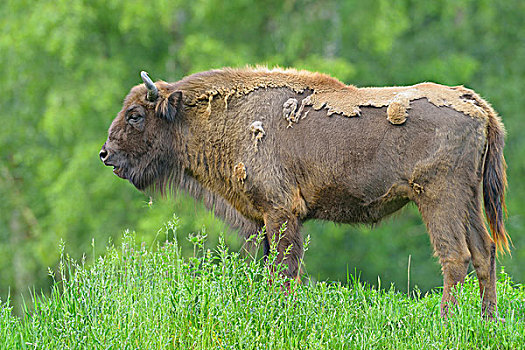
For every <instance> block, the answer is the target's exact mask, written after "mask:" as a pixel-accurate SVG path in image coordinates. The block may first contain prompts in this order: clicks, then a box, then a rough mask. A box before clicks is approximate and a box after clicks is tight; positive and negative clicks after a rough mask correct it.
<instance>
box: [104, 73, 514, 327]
mask: <svg viewBox="0 0 525 350" xmlns="http://www.w3.org/2000/svg"><path fill="white" fill-rule="evenodd" d="M156 86H157V88H158V90H159V94H158V98H157V100H155V101H153V102H150V101H148V100H147V99H146V94H147V91H146V87H145V86H144V85H143V84H141V85H138V86H136V87H134V88H133V89H132V90H131V92H130V93H129V94H128V96H127V97H126V99H125V101H124V106H123V108H122V110H121V112H120V113H119V114H118V116H117V117H116V118H115V120H114V121H113V123H112V124H111V127H110V129H109V137H108V140H107V141H106V143H105V144H104V146H103V148H102V150H101V153H100V156H101V159H102V160H103V161H104V163H105V164H106V165H110V166H113V167H114V172H115V173H116V174H117V175H118V176H120V177H122V178H126V179H128V180H129V181H130V182H131V183H132V184H134V185H135V186H136V187H137V188H139V189H140V190H143V189H146V188H148V187H153V188H154V189H156V190H158V191H160V192H161V193H164V192H165V191H166V189H172V190H176V189H179V188H180V189H183V190H185V191H187V192H189V193H190V194H192V195H193V196H194V197H196V198H202V199H203V200H204V202H205V204H206V205H207V206H208V207H209V208H213V209H214V210H215V212H216V214H217V215H218V216H220V217H222V218H224V219H225V220H226V221H227V222H229V223H230V224H231V225H232V226H233V227H235V228H238V229H240V231H241V234H243V235H246V236H248V235H251V234H253V233H255V232H257V231H258V230H260V229H261V228H262V226H263V225H266V229H267V234H268V237H267V240H266V241H265V247H268V245H269V239H271V237H274V236H275V234H276V233H277V232H278V231H279V228H280V227H281V225H282V224H283V223H284V222H286V223H287V229H286V232H285V235H284V237H281V239H280V240H279V242H278V251H279V254H280V255H279V259H281V260H282V259H283V254H284V252H285V251H286V250H287V249H288V250H289V252H290V255H289V256H288V257H287V259H286V261H285V262H286V264H287V266H288V270H287V272H286V273H287V275H288V276H290V277H296V276H297V275H298V274H299V261H300V258H301V256H302V254H303V249H302V238H301V235H300V232H299V231H300V227H301V223H302V222H303V221H305V220H308V219H324V220H331V221H336V222H344V223H374V222H377V221H379V220H381V219H382V218H383V217H385V216H387V215H389V214H391V213H393V212H395V211H397V210H398V209H400V208H401V207H403V206H404V205H405V204H407V203H408V202H409V201H413V202H415V203H416V205H417V206H418V208H419V210H420V212H421V215H422V217H423V220H424V222H425V223H426V225H427V228H428V231H429V234H430V239H431V242H432V244H433V246H434V250H435V254H436V255H437V256H438V257H439V260H440V262H441V264H442V266H443V276H444V289H443V299H442V314H443V315H446V313H447V309H448V307H449V304H450V303H453V302H454V301H455V299H454V297H453V296H452V294H451V291H452V289H453V287H454V286H455V285H456V284H458V283H461V282H462V281H463V279H464V278H465V275H466V273H467V266H468V264H469V262H470V261H472V263H473V265H474V268H475V269H476V273H477V275H478V279H479V282H480V293H481V295H482V298H483V303H482V306H483V307H482V310H483V313H484V314H485V315H487V316H488V317H494V316H495V315H496V314H497V306H496V285H495V262H494V255H495V252H496V247H497V248H498V250H500V251H501V250H508V239H507V234H506V232H505V228H504V225H503V216H504V210H505V204H504V190H505V186H506V178H505V161H504V158H503V145H504V140H503V137H504V130H503V125H502V124H501V121H500V119H499V117H498V116H497V114H496V113H495V112H494V110H493V109H492V108H491V107H490V105H489V104H488V103H487V102H485V101H484V100H483V99H481V98H480V97H479V96H478V95H476V94H475V93H474V92H473V91H471V90H468V89H466V88H464V87H461V86H460V87H446V86H442V85H437V84H433V83H423V84H418V85H414V86H409V87H392V88H364V89H358V88H356V87H353V86H346V85H344V84H342V83H341V82H339V81H338V80H336V79H334V78H331V77H329V76H326V75H323V74H319V73H310V72H305V71H295V70H281V69H277V70H267V69H264V68H258V69H223V70H215V71H209V72H203V73H198V74H194V75H191V76H189V77H186V78H184V79H182V80H181V81H178V82H175V83H165V82H162V81H159V82H157V83H156ZM334 114H335V115H337V116H332V117H331V118H328V117H327V115H328V116H330V115H334ZM307 115H308V117H306V116H307ZM342 116H346V117H354V118H351V119H348V118H343V117H342ZM263 125H264V129H263ZM291 126H293V127H291ZM482 188H483V191H482ZM482 192H483V196H484V200H485V211H486V213H487V218H488V220H489V223H490V226H491V230H492V238H491V237H490V235H489V233H488V231H487V229H486V228H485V225H484V218H483V213H482V202H481V197H482Z"/></svg>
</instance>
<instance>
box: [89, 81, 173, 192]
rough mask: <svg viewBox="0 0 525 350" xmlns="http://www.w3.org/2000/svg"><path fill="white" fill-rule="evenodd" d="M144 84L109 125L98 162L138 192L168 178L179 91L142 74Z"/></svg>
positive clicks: (136, 90)
mask: <svg viewBox="0 0 525 350" xmlns="http://www.w3.org/2000/svg"><path fill="white" fill-rule="evenodd" d="M141 77H142V80H143V81H144V84H140V85H137V86H135V87H133V88H132V89H131V91H130V93H129V94H128V96H127V97H126V99H125V100H124V105H123V107H122V110H121V111H120V112H119V113H118V115H117V117H116V118H115V119H114V120H113V123H111V126H110V128H109V131H108V138H107V140H106V142H105V143H104V145H103V146H102V149H101V150H100V154H99V155H100V159H101V160H102V162H103V163H104V164H105V165H107V166H112V167H113V172H114V173H115V174H116V175H117V176H119V177H121V178H123V179H127V180H129V181H130V182H131V183H132V184H133V185H134V186H135V187H137V188H138V189H139V190H144V189H146V188H147V187H149V186H151V185H158V186H161V187H162V186H163V185H165V184H166V181H167V180H168V179H169V178H170V177H171V176H172V171H173V169H174V166H175V162H176V161H177V159H176V157H175V154H174V146H175V145H174V142H175V141H174V140H175V139H176V136H175V133H176V127H175V124H176V119H177V113H178V111H179V110H180V109H181V96H182V93H181V92H180V91H176V90H175V89H174V88H173V86H172V85H170V84H167V83H165V82H162V81H158V82H157V83H153V82H152V81H151V79H150V78H149V77H148V74H147V73H146V72H142V73H141Z"/></svg>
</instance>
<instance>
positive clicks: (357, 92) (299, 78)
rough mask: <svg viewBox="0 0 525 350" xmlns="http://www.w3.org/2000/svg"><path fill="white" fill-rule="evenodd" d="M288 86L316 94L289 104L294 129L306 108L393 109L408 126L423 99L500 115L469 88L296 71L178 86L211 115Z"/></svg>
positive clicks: (212, 74)
mask: <svg viewBox="0 0 525 350" xmlns="http://www.w3.org/2000/svg"><path fill="white" fill-rule="evenodd" d="M283 87H286V88H288V89H290V90H292V91H294V92H295V93H299V94H300V93H305V92H311V94H310V95H308V96H307V97H306V98H305V99H303V101H302V102H301V105H300V107H299V108H298V105H299V103H298V101H297V99H289V100H288V101H286V103H285V104H284V105H283V116H284V117H285V118H286V119H287V120H288V122H289V125H288V126H289V127H291V126H292V124H293V123H297V122H298V121H299V119H300V115H301V113H302V108H304V107H306V106H310V107H312V108H313V109H314V110H321V109H325V110H326V112H327V115H328V116H330V115H332V114H339V115H342V116H345V117H354V116H359V115H360V113H361V109H360V108H361V107H366V106H368V107H387V110H388V112H387V118H388V120H389V121H390V122H391V123H393V124H403V123H404V122H405V121H406V118H407V115H408V113H407V111H408V109H409V108H410V102H411V101H413V100H417V99H421V98H426V99H427V100H428V101H429V102H430V103H432V104H434V105H435V106H437V107H442V106H446V107H450V108H453V109H455V110H456V111H459V112H462V113H464V114H466V115H469V116H471V117H473V118H481V119H485V120H487V119H488V118H489V115H490V114H491V113H494V114H495V112H494V111H493V110H492V108H491V107H490V105H489V104H488V103H487V102H486V101H484V100H483V99H482V98H481V97H479V96H478V95H477V94H476V93H475V92H474V91H472V90H469V89H467V88H465V87H463V86H455V87H449V86H444V85H439V84H435V83H421V84H417V85H413V86H404V87H370V88H356V87H355V86H352V85H345V84H343V83H341V82H340V81H339V80H337V79H335V78H332V77H330V76H328V75H325V74H321V73H312V72H308V71H297V70H294V69H280V68H277V69H272V70H270V69H267V68H261V67H259V68H255V69H252V68H245V69H231V68H225V69H222V70H213V71H208V72H202V73H197V74H194V75H191V76H188V77H186V78H184V79H182V80H181V81H179V82H178V83H176V86H175V88H176V89H181V90H183V91H184V93H183V98H184V99H185V100H184V103H185V104H187V105H197V104H200V103H201V102H204V103H206V104H207V112H208V116H209V115H210V114H211V102H212V100H213V98H214V96H217V95H220V96H223V98H224V101H225V104H227V100H228V98H229V97H232V96H236V97H242V96H243V95H246V94H249V93H251V92H253V91H255V90H257V89H267V88H283ZM301 107H302V108H301ZM305 115H306V113H305ZM303 118H304V116H303Z"/></svg>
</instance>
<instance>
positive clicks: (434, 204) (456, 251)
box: [416, 191, 471, 317]
mask: <svg viewBox="0 0 525 350" xmlns="http://www.w3.org/2000/svg"><path fill="white" fill-rule="evenodd" d="M427 194H428V192H427ZM454 194H455V192H450V191H447V192H446V193H445V194H441V195H439V196H429V197H427V196H420V197H419V198H418V200H417V201H416V204H417V206H418V208H419V211H420V212H421V216H422V218H423V221H424V222H425V224H426V226H427V230H428V233H429V235H430V241H431V242H432V245H433V247H434V253H435V255H436V256H437V257H438V258H439V262H440V263H441V266H442V271H443V297H442V299H441V316H443V317H447V315H448V313H449V309H450V307H451V306H452V305H454V304H456V302H457V301H456V298H455V297H454V295H453V292H454V289H455V288H456V286H458V285H461V284H463V282H464V280H465V277H466V275H467V271H468V266H469V263H470V260H471V253H470V250H469V247H468V243H467V227H466V223H467V216H468V215H467V213H468V210H467V206H466V205H464V204H463V205H462V203H461V202H462V198H461V197H457V196H455V195H454Z"/></svg>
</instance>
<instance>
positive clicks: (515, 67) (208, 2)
mask: <svg viewBox="0 0 525 350" xmlns="http://www.w3.org/2000/svg"><path fill="white" fill-rule="evenodd" d="M524 20H525V3H524V2H523V1H520V0H508V1H505V2H494V1H488V0H478V1H472V0H466V1H453V0H439V1H433V2H428V1H425V2H423V1H413V0H412V1H411V0H404V1H387V0H371V1H367V2H362V1H357V0H353V1H343V0H328V1H323V2H318V1H313V0H296V1H294V0H289V1H276V0H269V1H248V0H231V1H226V2H225V1H218V0H199V1H193V2H187V1H185V2H183V1H176V0H175V1H174V0H159V1H156V2H155V3H154V4H152V2H151V1H145V0H140V1H133V2H130V1H121V0H109V1H106V0H92V1H82V0H68V1H65V0H58V1H57V0H53V1H51V0H40V1H38V2H33V1H13V0H6V1H3V2H1V3H0V28H1V32H2V33H3V34H2V36H0V86H1V87H2V90H3V92H2V94H0V106H1V112H0V113H1V117H2V121H3V128H0V198H2V200H1V201H0V298H2V299H5V297H6V295H7V293H8V292H9V291H10V292H11V295H13V296H17V295H19V294H20V293H27V292H28V291H29V288H30V286H33V285H34V286H36V288H37V289H40V288H44V287H46V286H47V285H48V283H49V280H47V279H46V270H47V267H48V266H54V264H56V262H57V258H58V254H59V251H58V249H57V246H58V244H59V241H60V240H64V241H66V242H67V245H68V250H69V251H71V252H72V254H75V255H77V256H78V257H80V256H81V255H82V254H87V255H89V256H90V257H91V256H92V255H93V254H95V255H96V254H98V252H100V251H102V248H103V247H104V246H105V245H106V243H107V242H108V240H109V239H110V238H112V239H118V237H119V236H120V235H121V232H122V230H123V229H124V228H130V229H131V230H135V231H136V232H137V234H138V236H139V238H140V239H143V240H145V241H148V242H152V241H153V240H154V239H155V235H156V232H157V229H158V228H159V227H160V226H161V225H162V223H163V222H164V221H165V220H166V219H168V218H170V217H171V216H172V215H173V213H174V212H175V213H176V215H178V216H179V217H180V218H181V221H182V228H181V231H182V232H184V233H187V232H192V231H198V230H201V228H202V227H203V226H205V227H206V229H207V233H208V235H209V237H210V243H209V244H210V245H213V244H214V242H215V240H216V237H217V233H218V232H220V231H223V230H227V227H226V226H225V225H224V224H223V223H221V222H220V221H219V220H217V219H215V218H214V217H213V215H212V214H210V213H209V212H207V211H206V210H204V209H203V207H202V205H201V204H200V203H195V202H194V201H193V200H192V199H189V198H187V197H185V196H179V197H177V198H175V199H173V198H172V199H169V200H158V199H155V200H154V201H153V205H148V201H149V198H146V197H144V196H143V195H142V194H140V193H138V192H137V191H136V190H135V189H134V188H132V186H131V185H130V184H128V183H127V182H125V181H120V180H119V179H117V178H116V177H115V176H114V175H113V174H112V173H111V171H109V170H108V169H106V168H105V167H103V166H102V164H101V163H100V161H99V159H98V151H99V149H100V147H101V145H102V144H103V142H104V140H105V138H106V133H107V128H108V126H109V123H110V122H111V120H112V119H113V117H114V115H115V114H116V113H117V112H118V110H119V109H120V106H121V103H122V99H123V97H124V96H125V94H126V93H127V92H128V91H129V89H130V87H131V86H133V85H134V84H137V83H139V82H140V79H139V74H138V73H139V71H140V70H142V69H144V70H147V71H148V72H150V74H151V76H152V77H153V78H154V79H162V80H166V81H175V80H178V79H180V78H181V77H183V76H185V75H187V74H190V73H193V72H197V71H201V70H207V69H211V68H219V67H222V66H245V65H247V64H249V65H255V64H266V65H269V66H274V65H280V66H293V67H297V68H306V69H311V70H318V71H322V72H326V73H329V74H331V75H333V76H335V77H337V78H339V79H340V80H342V81H344V82H346V83H350V84H355V85H359V86H367V85H392V84H395V85H404V84H413V83H417V82H420V81H435V82H438V83H443V84H449V85H455V84H465V85H466V86H468V87H470V88H474V89H475V90H476V91H478V92H479V93H481V94H482V95H483V96H484V97H485V98H486V99H488V100H489V101H491V102H492V104H493V105H494V107H495V109H496V110H498V111H499V112H500V113H501V115H502V116H503V120H504V122H505V125H506V126H507V130H508V138H507V147H506V157H507V161H508V163H509V186H510V189H511V190H510V191H509V193H508V208H509V219H508V221H507V226H508V229H509V232H510V233H511V235H512V237H513V241H514V244H515V247H516V248H517V249H515V250H514V253H513V257H512V258H510V257H508V256H507V257H503V258H502V259H501V260H500V263H501V264H503V265H505V266H506V268H507V270H508V271H509V272H510V273H511V275H512V276H513V277H514V278H515V279H516V280H518V281H523V280H524V279H525V272H524V271H523V270H522V269H521V270H520V268H519V267H520V265H523V263H525V251H524V250H523V249H520V247H522V246H523V244H524V243H525V242H524V241H525V222H524V220H525V219H524V214H525V209H524V208H525V206H524V201H525V200H524V199H523V198H525V184H524V183H523V181H520V180H521V177H522V176H523V174H524V173H525V135H524V134H523V132H522V130H523V121H522V120H521V119H522V117H521V114H522V113H521V111H523V110H524V109H525V102H524V100H523V98H522V96H521V94H522V91H523V89H524V83H523V82H524V81H525V65H523V62H525V42H524V38H525V27H524V26H523V25H522V23H523V22H524ZM451 210H454V208H451ZM305 231H306V232H307V233H309V234H310V235H311V237H312V240H311V249H310V251H309V252H308V253H307V256H306V269H307V271H308V273H309V274H310V275H311V276H313V277H314V278H317V279H323V280H326V279H327V280H335V279H339V280H343V281H345V280H346V276H347V272H348V271H349V272H350V273H353V272H354V270H356V271H362V272H361V278H362V279H363V280H366V281H369V282H371V283H375V282H376V281H377V276H378V275H379V276H380V277H381V279H382V280H383V285H384V284H385V283H387V282H388V281H392V282H395V283H396V284H397V286H399V288H402V289H403V288H404V286H405V285H406V278H407V277H406V275H407V273H406V265H407V258H408V255H409V254H411V255H412V283H416V284H418V285H419V286H420V288H421V289H423V290H427V289H429V288H433V287H435V286H438V285H440V283H441V278H440V274H439V269H438V264H437V263H436V261H435V259H434V258H432V257H431V254H432V252H431V249H430V243H429V240H428V236H427V234H426V230H425V228H424V225H423V224H422V222H421V219H420V217H419V214H418V213H417V211H416V210H415V209H414V208H413V207H411V208H408V209H406V210H404V213H403V215H396V218H395V220H390V219H388V220H386V222H385V223H383V224H381V225H379V227H375V228H373V229H371V228H369V227H364V226H356V227H351V226H347V225H334V224H331V223H322V222H310V223H308V224H307V225H306V228H305ZM228 237H229V240H230V244H231V245H232V246H234V247H239V245H240V242H238V240H237V238H236V237H235V235H228ZM92 239H94V242H95V244H94V247H92ZM182 241H184V240H182Z"/></svg>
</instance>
